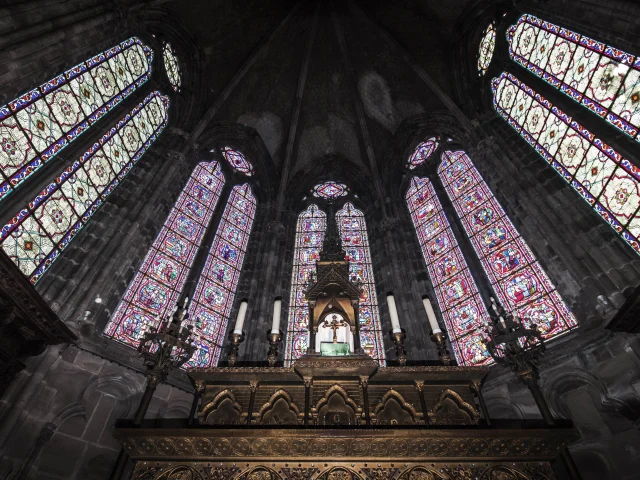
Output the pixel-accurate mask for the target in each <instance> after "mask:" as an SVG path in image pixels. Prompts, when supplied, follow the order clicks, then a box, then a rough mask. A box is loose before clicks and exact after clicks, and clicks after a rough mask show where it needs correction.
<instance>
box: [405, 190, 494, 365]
mask: <svg viewBox="0 0 640 480" xmlns="http://www.w3.org/2000/svg"><path fill="white" fill-rule="evenodd" d="M406 200H407V204H408V206H409V211H410V212H411V218H412V219H413V225H414V227H415V229H416V233H417V234H418V240H419V242H420V247H421V249H422V256H423V258H424V261H425V262H426V264H427V269H428V271H429V277H430V279H431V283H432V284H433V288H434V290H435V292H436V298H437V300H438V305H439V307H440V311H441V312H442V314H443V317H444V322H445V324H446V327H447V332H448V333H449V337H450V339H451V344H452V345H453V348H454V353H455V356H456V359H457V360H458V363H459V364H461V365H483V364H486V363H489V362H491V356H490V355H489V352H488V350H487V349H486V346H485V344H484V343H483V338H484V335H483V334H482V331H481V329H482V328H483V324H485V323H487V322H489V321H490V318H489V314H488V313H487V309H486V307H485V305H484V303H483V302H482V299H481V298H480V293H479V292H478V287H477V286H476V283H475V281H474V280H473V277H472V276H471V273H470V272H469V267H468V266H467V262H466V261H465V259H464V256H463V255H462V251H461V250H460V247H459V246H458V242H457V241H456V237H455V235H454V234H453V231H452V230H451V226H450V225H449V222H448V220H447V217H446V216H445V213H444V211H443V209H442V205H441V204H440V200H438V197H437V196H436V193H435V190H434V188H433V185H432V184H431V182H430V181H429V179H428V178H417V177H415V178H413V180H412V181H411V186H410V187H409V190H408V191H407V194H406Z"/></svg>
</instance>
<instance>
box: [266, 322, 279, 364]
mask: <svg viewBox="0 0 640 480" xmlns="http://www.w3.org/2000/svg"><path fill="white" fill-rule="evenodd" d="M267 340H268V341H269V353H268V354H267V361H268V362H269V366H270V367H275V366H276V361H277V360H278V344H279V343H280V341H281V340H282V330H278V333H273V331H272V330H271V329H269V331H268V332H267Z"/></svg>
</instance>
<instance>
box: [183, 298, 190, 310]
mask: <svg viewBox="0 0 640 480" xmlns="http://www.w3.org/2000/svg"><path fill="white" fill-rule="evenodd" d="M188 304H189V296H188V295H187V296H186V297H184V304H183V305H182V308H187V305H188Z"/></svg>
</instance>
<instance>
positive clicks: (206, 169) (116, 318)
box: [104, 162, 224, 347]
mask: <svg viewBox="0 0 640 480" xmlns="http://www.w3.org/2000/svg"><path fill="white" fill-rule="evenodd" d="M223 185H224V176H223V175H222V172H221V171H220V165H219V164H218V163H217V162H211V163H204V162H203V163H200V164H199V165H198V166H197V167H196V168H195V169H194V171H193V173H192V174H191V178H190V179H189V181H188V182H187V185H186V186H185V187H184V189H183V190H182V193H180V196H179V197H178V200H177V201H176V203H175V205H174V206H173V209H172V210H171V212H170V213H169V216H168V217H167V220H166V221H165V223H164V226H163V227H162V230H160V233H159V234H158V236H157V237H156V239H155V241H154V242H153V245H152V247H151V249H150V250H149V252H148V253H147V256H146V258H145V259H144V262H143V263H142V266H141V267H140V269H139V270H138V273H136V276H135V277H134V279H133V281H132V282H131V283H130V284H129V287H128V288H127V291H126V292H125V294H124V296H123V298H122V301H121V302H120V304H119V305H118V308H117V309H116V311H115V313H114V315H113V316H112V318H111V320H110V321H109V323H108V324H107V326H106V327H105V330H104V335H105V336H107V337H110V338H113V339H114V340H117V341H119V342H121V343H124V344H126V345H130V346H132V347H137V346H138V343H139V340H140V337H141V336H142V335H143V333H144V331H145V330H146V329H149V328H151V327H156V328H157V327H158V325H159V323H160V319H162V320H165V319H166V318H167V317H168V316H169V315H170V314H171V312H172V311H173V308H174V306H175V304H176V302H177V301H178V297H179V296H180V293H181V292H182V289H183V287H184V283H185V281H186V278H187V274H188V273H189V270H190V269H191V267H192V265H193V259H194V257H195V255H196V252H197V250H198V247H199V246H200V244H201V243H202V239H203V237H204V234H205V232H206V230H207V228H208V226H209V223H210V221H211V217H212V216H213V212H214V210H215V208H216V205H217V203H218V200H219V198H220V192H221V190H222V186H223Z"/></svg>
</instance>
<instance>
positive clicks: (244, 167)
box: [222, 147, 253, 177]
mask: <svg viewBox="0 0 640 480" xmlns="http://www.w3.org/2000/svg"><path fill="white" fill-rule="evenodd" d="M222 156H223V157H224V158H225V160H226V161H227V162H229V165H231V166H232V167H233V168H234V170H237V171H239V172H240V173H244V174H245V175H247V176H248V177H250V176H251V175H253V165H251V163H250V162H249V160H247V159H246V158H245V156H244V155H243V154H242V153H240V152H239V151H238V150H234V149H233V148H231V147H224V148H223V149H222Z"/></svg>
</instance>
